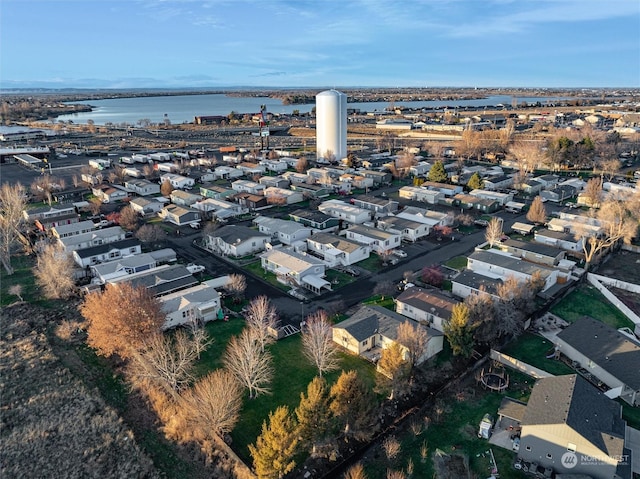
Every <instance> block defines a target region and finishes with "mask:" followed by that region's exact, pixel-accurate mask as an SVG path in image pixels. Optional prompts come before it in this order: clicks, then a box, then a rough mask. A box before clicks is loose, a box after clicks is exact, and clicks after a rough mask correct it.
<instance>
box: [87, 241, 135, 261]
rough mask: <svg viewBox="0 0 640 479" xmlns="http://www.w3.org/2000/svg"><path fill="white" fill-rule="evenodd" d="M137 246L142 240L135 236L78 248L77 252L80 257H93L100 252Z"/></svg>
mask: <svg viewBox="0 0 640 479" xmlns="http://www.w3.org/2000/svg"><path fill="white" fill-rule="evenodd" d="M136 246H140V241H138V240H137V239H135V238H129V239H124V240H122V241H114V242H113V243H105V244H101V245H97V246H92V247H90V248H83V249H79V250H76V254H77V255H78V257H79V258H91V257H92V256H97V255H99V254H105V253H108V252H109V251H112V250H114V249H119V250H123V249H129V248H135V247H136Z"/></svg>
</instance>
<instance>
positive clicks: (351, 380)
mask: <svg viewBox="0 0 640 479" xmlns="http://www.w3.org/2000/svg"><path fill="white" fill-rule="evenodd" d="M375 404H376V401H375V398H374V396H373V393H372V391H371V390H370V389H369V387H368V386H367V385H366V384H365V383H364V381H363V380H362V379H361V378H360V376H358V373H357V372H356V371H349V372H345V371H343V372H342V374H341V375H340V377H339V378H338V380H337V381H336V383H335V384H334V385H333V386H332V387H331V406H330V409H331V412H332V413H333V414H334V416H336V417H337V418H338V419H339V420H340V422H341V425H342V427H343V428H344V433H345V435H351V436H354V437H356V438H357V439H367V438H369V437H371V435H373V433H374V432H375V431H374V430H373V426H374V424H375V417H374V414H375Z"/></svg>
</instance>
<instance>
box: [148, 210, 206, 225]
mask: <svg viewBox="0 0 640 479" xmlns="http://www.w3.org/2000/svg"><path fill="white" fill-rule="evenodd" d="M158 216H159V217H160V218H162V220H163V221H166V222H168V223H173V224H174V225H177V226H185V225H190V224H199V223H200V221H201V220H202V214H201V213H200V211H198V210H196V209H194V208H188V207H183V206H178V205H166V206H165V207H164V208H162V209H161V210H160V211H159V212H158Z"/></svg>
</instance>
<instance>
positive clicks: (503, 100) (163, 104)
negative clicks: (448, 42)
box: [56, 94, 563, 125]
mask: <svg viewBox="0 0 640 479" xmlns="http://www.w3.org/2000/svg"><path fill="white" fill-rule="evenodd" d="M562 99H563V98H559V97H542V98H540V97H517V101H518V104H520V103H522V102H527V103H536V102H540V103H542V104H543V105H544V104H546V103H547V102H556V101H559V100H562ZM512 100H513V97H511V96H509V95H495V96H490V97H487V98H481V99H476V100H451V101H436V100H433V101H406V102H395V105H396V106H400V105H402V106H405V107H409V108H436V107H443V106H451V107H465V106H472V107H483V106H496V105H500V104H502V105H511V102H512ZM73 103H82V104H86V105H91V106H92V107H94V109H93V111H91V112H82V113H74V114H70V115H61V116H59V117H57V119H56V120H61V121H69V120H71V121H73V122H74V123H87V121H88V120H93V121H94V123H95V124H96V125H104V124H105V123H113V124H122V123H128V124H130V125H136V124H137V123H138V121H139V120H142V119H148V120H150V121H151V122H152V123H162V122H163V121H164V120H165V119H168V120H169V121H171V123H173V124H176V123H190V122H192V121H193V120H194V117H196V116H207V115H225V116H226V115H228V114H229V113H231V112H232V111H233V112H236V113H240V114H243V113H258V112H259V111H260V106H261V105H266V107H267V111H268V112H271V113H276V114H277V113H293V111H294V110H298V111H299V112H300V113H307V112H310V111H311V110H312V109H313V107H314V106H315V104H313V103H311V104H304V105H284V104H283V103H282V101H281V100H278V99H276V98H266V97H258V98H256V97H237V96H227V95H225V94H207V95H177V96H154V97H136V98H113V99H106V100H87V101H79V102H73ZM347 106H348V108H358V109H360V110H361V111H363V112H374V111H383V110H384V109H385V108H388V107H389V106H390V103H389V102H366V103H349V104H348V105H347Z"/></svg>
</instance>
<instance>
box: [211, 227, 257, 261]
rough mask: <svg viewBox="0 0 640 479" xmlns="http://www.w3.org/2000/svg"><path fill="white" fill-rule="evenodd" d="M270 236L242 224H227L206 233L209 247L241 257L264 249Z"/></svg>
mask: <svg viewBox="0 0 640 479" xmlns="http://www.w3.org/2000/svg"><path fill="white" fill-rule="evenodd" d="M269 239H270V237H269V236H268V235H266V234H264V233H260V232H259V231H256V230H254V229H251V228H248V227H246V226H242V225H227V226H223V227H221V228H218V229H217V230H215V231H214V232H213V233H210V234H208V235H205V237H204V242H205V245H206V247H207V249H209V250H211V251H213V252H215V253H218V254H222V255H226V256H233V257H235V258H240V257H242V256H248V255H251V254H254V253H259V252H260V251H264V250H265V248H266V244H267V243H268V241H269Z"/></svg>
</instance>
